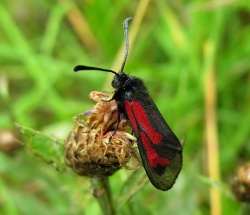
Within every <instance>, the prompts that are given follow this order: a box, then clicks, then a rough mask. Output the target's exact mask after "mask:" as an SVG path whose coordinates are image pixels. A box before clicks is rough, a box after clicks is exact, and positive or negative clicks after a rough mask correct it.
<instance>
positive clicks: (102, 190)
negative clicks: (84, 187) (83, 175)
mask: <svg viewBox="0 0 250 215" xmlns="http://www.w3.org/2000/svg"><path fill="white" fill-rule="evenodd" d="M90 183H91V187H92V194H93V196H94V197H95V198H96V200H97V201H98V203H99V205H100V207H101V209H102V211H103V214H105V215H115V210H114V207H113V201H112V193H111V190H110V186H109V181H108V177H103V178H91V179H90Z"/></svg>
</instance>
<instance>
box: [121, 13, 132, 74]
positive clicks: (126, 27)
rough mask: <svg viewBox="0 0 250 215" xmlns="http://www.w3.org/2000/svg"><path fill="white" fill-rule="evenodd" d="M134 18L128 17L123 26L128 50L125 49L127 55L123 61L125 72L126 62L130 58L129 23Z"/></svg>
mask: <svg viewBox="0 0 250 215" xmlns="http://www.w3.org/2000/svg"><path fill="white" fill-rule="evenodd" d="M131 20H132V17H129V18H127V19H125V20H124V22H123V28H124V37H125V42H126V50H125V55H124V59H123V63H122V68H121V72H123V69H124V67H125V64H126V60H127V58H128V49H129V41H128V24H129V22H130V21H131Z"/></svg>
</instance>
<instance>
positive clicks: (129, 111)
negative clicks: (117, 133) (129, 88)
mask: <svg viewBox="0 0 250 215" xmlns="http://www.w3.org/2000/svg"><path fill="white" fill-rule="evenodd" d="M124 105H125V109H126V113H127V115H128V118H129V121H130V123H131V125H132V127H133V130H134V132H135V133H136V134H138V127H137V123H136V119H135V116H134V114H133V112H132V108H131V105H130V103H129V101H127V100H125V101H124Z"/></svg>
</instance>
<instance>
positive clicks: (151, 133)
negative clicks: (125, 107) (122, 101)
mask: <svg viewBox="0 0 250 215" xmlns="http://www.w3.org/2000/svg"><path fill="white" fill-rule="evenodd" d="M129 104H130V106H131V107H132V108H131V107H129V108H130V110H131V109H133V113H135V114H136V119H137V121H138V122H139V124H140V125H142V126H143V128H144V130H145V133H147V134H148V137H149V138H150V140H151V141H152V143H154V144H159V143H160V142H161V141H162V138H163V136H162V135H161V134H159V133H157V131H155V130H154V128H153V127H152V126H151V125H150V123H149V120H148V116H147V113H146V112H145V109H144V108H143V106H142V105H141V104H140V103H139V102H137V101H131V102H130V103H129ZM148 114H152V113H148ZM132 124H133V123H132Z"/></svg>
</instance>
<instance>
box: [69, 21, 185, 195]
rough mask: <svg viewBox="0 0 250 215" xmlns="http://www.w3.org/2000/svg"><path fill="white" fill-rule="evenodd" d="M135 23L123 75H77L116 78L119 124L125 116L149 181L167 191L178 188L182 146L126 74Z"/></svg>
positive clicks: (141, 86) (140, 87)
mask: <svg viewBox="0 0 250 215" xmlns="http://www.w3.org/2000/svg"><path fill="white" fill-rule="evenodd" d="M131 20H132V18H127V19H125V21H124V23H123V27H124V35H125V40H126V51H125V56H124V60H123V63H122V67H121V70H120V71H119V73H117V72H114V71H112V70H109V69H102V68H97V67H89V66H82V65H80V66H76V67H75V68H74V71H79V70H99V71H104V72H111V73H113V74H114V75H115V76H114V79H113V81H112V86H113V88H114V89H115V92H114V95H113V97H112V100H116V102H117V106H118V123H119V122H120V119H121V115H123V117H125V118H126V119H127V120H129V121H130V123H131V126H132V129H133V132H134V135H135V136H136V138H137V144H138V148H139V152H140V157H141V160H142V163H143V166H144V168H145V170H146V173H147V175H148V178H149V180H150V181H151V183H152V184H153V185H154V186H155V187H156V188H157V189H160V190H163V191H166V190H169V189H170V188H171V187H172V186H173V185H174V183H175V180H176V178H177V176H178V174H179V172H180V171H181V168H182V145H181V143H180V141H179V140H178V138H177V137H176V135H175V134H174V133H173V131H172V130H171V129H170V127H169V126H168V124H167V123H166V121H165V120H164V118H163V116H162V115H161V113H160V111H159V110H158V108H157V107H156V105H155V103H154V101H153V100H152V98H151V97H150V95H149V93H148V91H147V88H146V87H145V85H144V83H143V81H142V80H141V79H140V78H137V77H134V76H130V75H128V74H126V73H124V71H123V69H124V67H125V63H126V60H127V56H128V49H129V42H128V24H129V22H130V21H131Z"/></svg>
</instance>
